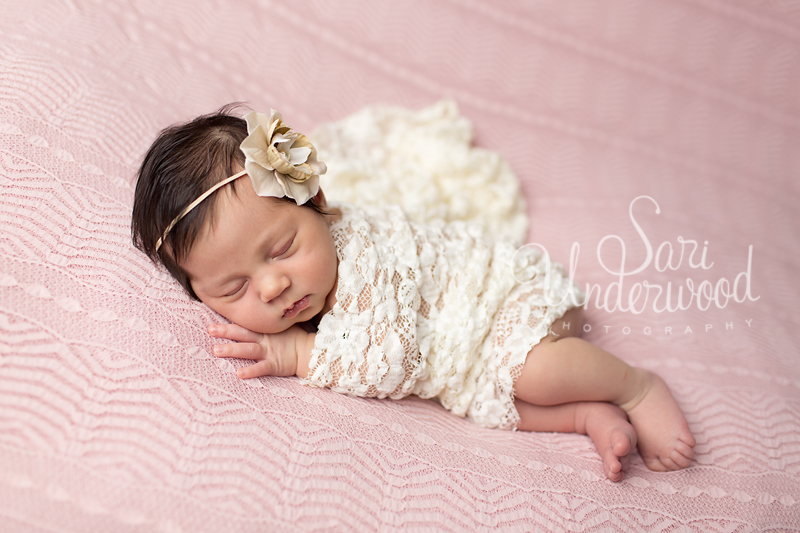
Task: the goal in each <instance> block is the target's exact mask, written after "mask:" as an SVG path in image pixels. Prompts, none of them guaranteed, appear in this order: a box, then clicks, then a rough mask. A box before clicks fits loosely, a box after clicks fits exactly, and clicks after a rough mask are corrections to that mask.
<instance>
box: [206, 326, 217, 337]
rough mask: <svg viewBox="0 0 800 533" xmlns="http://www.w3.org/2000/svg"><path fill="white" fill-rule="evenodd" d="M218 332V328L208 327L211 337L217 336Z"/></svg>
mask: <svg viewBox="0 0 800 533" xmlns="http://www.w3.org/2000/svg"><path fill="white" fill-rule="evenodd" d="M217 331H218V328H217V326H208V333H209V335H216V334H217Z"/></svg>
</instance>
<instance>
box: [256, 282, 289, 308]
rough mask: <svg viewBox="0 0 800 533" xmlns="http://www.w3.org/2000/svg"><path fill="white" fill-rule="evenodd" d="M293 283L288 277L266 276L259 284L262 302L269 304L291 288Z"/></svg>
mask: <svg viewBox="0 0 800 533" xmlns="http://www.w3.org/2000/svg"><path fill="white" fill-rule="evenodd" d="M289 285H291V282H290V281H289V278H288V277H287V276H284V275H281V276H265V277H263V278H262V279H261V282H260V284H259V293H260V294H261V301H263V302H264V303H269V302H271V301H272V300H274V299H275V298H277V297H278V296H280V295H281V294H283V291H285V290H286V289H287V288H289Z"/></svg>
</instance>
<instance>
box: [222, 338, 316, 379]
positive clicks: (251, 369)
mask: <svg viewBox="0 0 800 533" xmlns="http://www.w3.org/2000/svg"><path fill="white" fill-rule="evenodd" d="M208 333H209V335H211V336H212V337H216V338H218V339H230V340H232V341H238V342H237V343H236V344H217V345H216V346H214V355H215V356H217V357H234V358H237V359H252V360H253V361H256V363H254V364H252V365H250V366H246V367H244V368H240V369H239V370H237V371H236V375H237V376H238V377H240V378H241V379H248V378H257V377H260V376H294V375H295V374H296V373H297V355H298V353H297V352H298V348H297V347H298V344H300V346H301V349H302V346H303V342H299V343H298V341H305V339H306V337H307V336H308V333H307V332H306V331H304V330H303V328H301V327H300V326H298V325H294V326H292V327H291V328H289V329H287V330H286V331H282V332H281V333H275V334H272V335H267V334H264V333H255V332H253V331H250V330H249V329H245V328H243V327H241V326H237V325H236V324H214V325H212V326H210V327H209V328H208ZM299 337H302V338H301V339H300V338H299Z"/></svg>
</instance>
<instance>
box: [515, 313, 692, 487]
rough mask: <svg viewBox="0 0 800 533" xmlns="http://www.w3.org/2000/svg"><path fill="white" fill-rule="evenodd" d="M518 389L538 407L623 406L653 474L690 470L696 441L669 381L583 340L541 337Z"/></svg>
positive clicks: (522, 396) (516, 389) (518, 382)
mask: <svg viewBox="0 0 800 533" xmlns="http://www.w3.org/2000/svg"><path fill="white" fill-rule="evenodd" d="M554 329H555V328H554ZM514 390H515V394H516V397H517V398H519V399H521V400H523V401H525V402H528V403H530V404H534V405H542V406H547V405H557V404H562V403H570V402H586V401H589V402H611V403H613V404H615V405H618V406H620V407H621V408H622V409H624V410H625V411H626V412H627V414H628V417H629V418H630V421H631V423H632V424H633V427H634V428H635V429H636V432H637V434H638V440H639V452H640V453H641V455H642V459H644V462H645V464H646V465H647V466H648V468H650V469H652V470H659V471H665V470H677V469H680V468H685V467H687V466H689V464H690V463H691V460H692V457H693V456H694V451H693V450H692V448H693V447H694V445H695V439H694V437H692V434H691V432H690V431H689V426H688V424H687V423H686V419H685V418H684V416H683V413H681V410H680V408H679V407H678V404H677V403H676V402H675V399H674V398H673V397H672V394H671V393H670V392H669V389H668V388H667V385H666V383H664V381H663V380H662V379H661V378H659V377H658V376H656V375H655V374H652V373H650V372H647V371H645V370H642V369H639V368H635V367H632V366H630V365H628V364H626V363H625V362H623V361H621V360H620V359H618V358H616V357H614V356H613V355H611V354H610V353H608V352H606V351H604V350H602V349H600V348H598V347H597V346H594V345H593V344H591V343H589V342H587V341H585V340H583V339H580V338H577V337H567V336H560V337H556V336H555V335H548V336H547V337H545V338H544V339H542V340H541V341H540V342H539V344H537V345H536V346H534V347H533V349H532V350H531V351H530V353H529V354H528V358H527V360H526V361H525V364H524V365H523V367H522V373H521V375H520V377H519V379H518V380H517V381H516V383H515V384H514Z"/></svg>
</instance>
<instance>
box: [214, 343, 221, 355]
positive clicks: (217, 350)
mask: <svg viewBox="0 0 800 533" xmlns="http://www.w3.org/2000/svg"><path fill="white" fill-rule="evenodd" d="M213 350H214V355H222V350H223V347H222V345H221V344H217V345H216V346H214V348H213Z"/></svg>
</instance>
